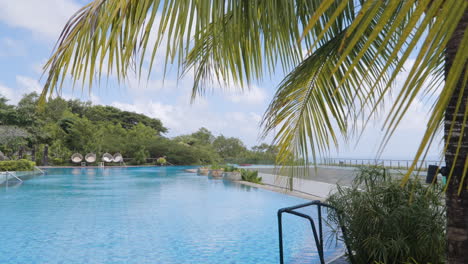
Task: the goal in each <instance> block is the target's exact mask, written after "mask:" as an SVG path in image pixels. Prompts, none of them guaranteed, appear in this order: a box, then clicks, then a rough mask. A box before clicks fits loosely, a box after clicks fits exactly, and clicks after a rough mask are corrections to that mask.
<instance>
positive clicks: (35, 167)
mask: <svg viewBox="0 0 468 264" xmlns="http://www.w3.org/2000/svg"><path fill="white" fill-rule="evenodd" d="M34 169H36V170H38V171H40V172H41V173H42V175H45V174H46V173H45V171H43V170H42V169H41V168H39V167H37V166H34Z"/></svg>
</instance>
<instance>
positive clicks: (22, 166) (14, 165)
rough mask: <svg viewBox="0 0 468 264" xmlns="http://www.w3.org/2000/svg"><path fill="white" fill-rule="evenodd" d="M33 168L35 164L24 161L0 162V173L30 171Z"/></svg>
mask: <svg viewBox="0 0 468 264" xmlns="http://www.w3.org/2000/svg"><path fill="white" fill-rule="evenodd" d="M34 166H36V163H35V162H33V161H29V160H25V159H20V160H7V161H0V171H32V170H34Z"/></svg>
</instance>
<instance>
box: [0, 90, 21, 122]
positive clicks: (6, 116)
mask: <svg viewBox="0 0 468 264" xmlns="http://www.w3.org/2000/svg"><path fill="white" fill-rule="evenodd" d="M7 102H8V99H7V98H5V97H3V96H1V95H0V125H16V118H17V116H16V113H15V108H14V106H12V105H9V104H8V103H7Z"/></svg>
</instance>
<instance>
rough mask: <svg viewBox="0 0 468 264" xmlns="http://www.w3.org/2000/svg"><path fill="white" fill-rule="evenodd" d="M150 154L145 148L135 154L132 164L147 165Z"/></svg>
mask: <svg viewBox="0 0 468 264" xmlns="http://www.w3.org/2000/svg"><path fill="white" fill-rule="evenodd" d="M148 156H149V153H148V151H146V150H145V149H144V148H142V149H140V150H138V151H137V152H135V156H134V157H133V161H132V163H133V164H135V165H141V164H145V163H146V158H148Z"/></svg>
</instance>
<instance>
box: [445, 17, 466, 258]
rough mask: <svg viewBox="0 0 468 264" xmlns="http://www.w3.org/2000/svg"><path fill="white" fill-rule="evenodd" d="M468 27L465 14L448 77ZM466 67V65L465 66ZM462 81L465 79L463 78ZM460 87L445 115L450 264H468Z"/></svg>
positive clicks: (450, 48)
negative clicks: (458, 148)
mask: <svg viewBox="0 0 468 264" xmlns="http://www.w3.org/2000/svg"><path fill="white" fill-rule="evenodd" d="M467 25H468V12H465V14H464V16H463V18H462V20H461V21H460V23H459V24H458V26H457V29H456V31H455V34H454V35H453V37H452V39H451V40H450V42H449V43H448V45H447V49H446V53H445V63H446V66H445V74H446V76H447V74H448V71H449V70H450V67H451V66H452V64H453V61H454V58H455V54H456V52H457V50H458V47H459V46H460V42H461V39H462V38H463V34H464V32H465V29H466V27H467ZM465 67H466V65H465ZM460 79H461V80H462V79H463V77H462V78H460ZM461 80H460V82H459V83H458V87H457V90H456V91H455V93H454V95H453V97H452V98H451V100H450V103H449V106H448V107H447V110H446V112H445V129H444V137H445V140H449V139H450V142H449V145H448V149H447V152H446V153H445V161H446V163H447V167H448V168H451V167H452V166H453V169H454V171H453V176H452V178H451V180H450V182H449V186H448V189H447V193H446V205H447V263H450V264H467V263H468V189H467V187H468V185H467V183H466V182H467V180H468V179H466V180H465V182H464V183H463V188H462V191H461V194H460V195H459V194H458V187H459V186H460V183H461V179H462V176H463V175H462V174H463V168H464V165H465V160H466V159H467V157H468V126H465V130H464V132H463V134H462V133H461V130H462V127H463V115H464V112H465V109H466V107H467V105H468V86H467V85H465V86H464V85H463V83H462V81H461ZM462 89H463V91H464V92H463V95H462V101H461V105H460V108H459V110H458V113H456V112H455V110H456V109H455V108H456V105H457V101H458V99H459V98H460V91H462ZM454 116H455V124H454V127H453V131H452V134H451V135H450V137H449V129H450V126H451V124H452V120H453V118H454ZM460 137H461V149H460V150H459V154H458V157H456V158H455V153H456V150H457V146H458V143H459V140H460Z"/></svg>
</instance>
